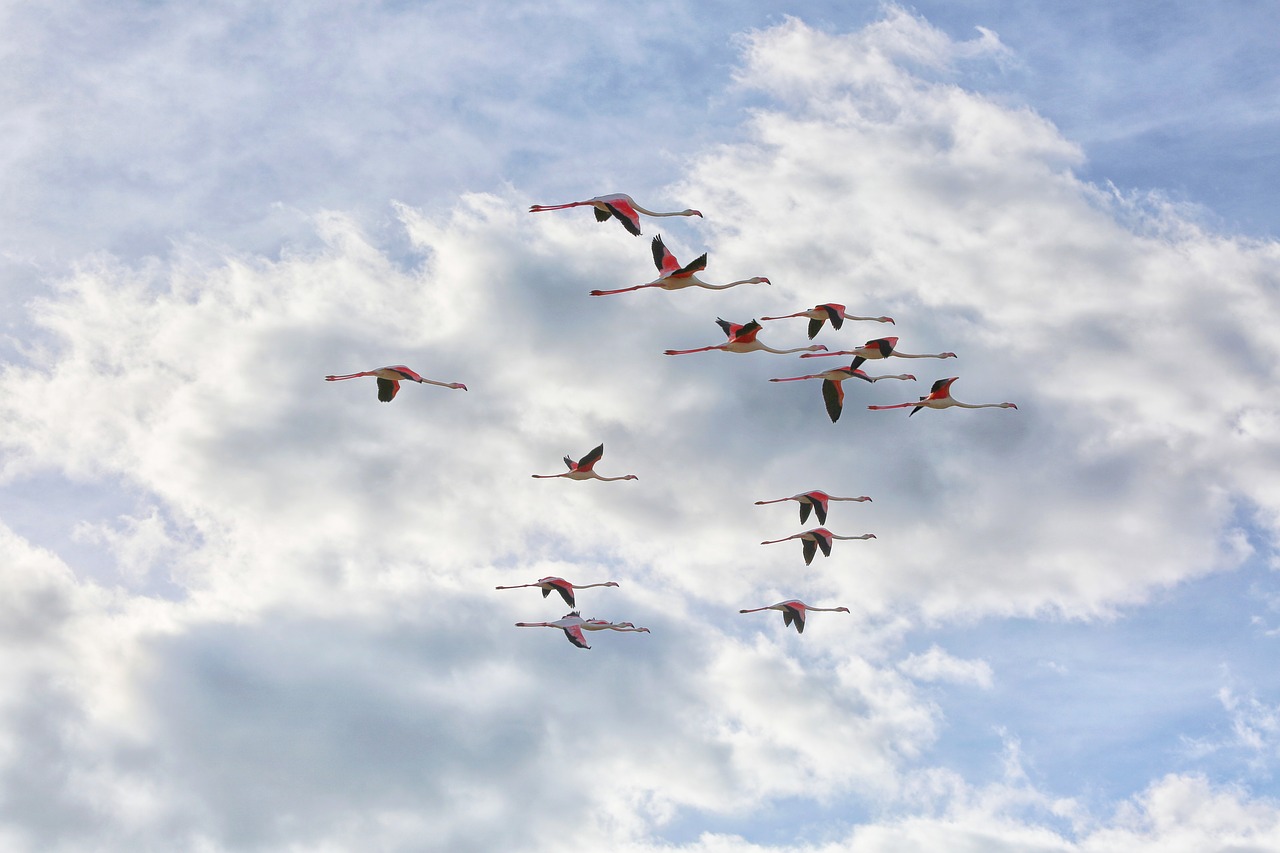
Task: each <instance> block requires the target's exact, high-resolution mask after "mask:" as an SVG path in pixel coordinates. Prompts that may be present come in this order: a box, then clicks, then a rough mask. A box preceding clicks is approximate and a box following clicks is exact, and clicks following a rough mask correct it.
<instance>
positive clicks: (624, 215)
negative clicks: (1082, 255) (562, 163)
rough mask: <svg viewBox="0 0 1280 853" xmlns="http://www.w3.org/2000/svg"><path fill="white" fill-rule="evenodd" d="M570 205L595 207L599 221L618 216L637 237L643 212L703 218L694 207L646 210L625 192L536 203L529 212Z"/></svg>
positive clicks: (656, 214) (560, 208)
mask: <svg viewBox="0 0 1280 853" xmlns="http://www.w3.org/2000/svg"><path fill="white" fill-rule="evenodd" d="M570 207H594V208H595V209H596V221H597V222H607V221H608V220H609V217H610V216H613V217H617V220H618V221H619V222H621V223H622V227H623V228H625V229H627V230H628V231H630V232H631V233H632V234H634V235H636V236H637V237H639V236H640V214H641V213H643V214H644V215H645V216H697V217H698V218H702V213H701V212H700V211H697V210H693V209H689V210H677V211H674V212H672V213H659V212H657V211H656V210H645V209H644V208H643V207H641V206H640V205H638V204H636V201H635V199H633V198H632V197H631V196H629V195H624V194H623V193H614V194H613V195H600V196H596V197H595V198H589V199H587V200H586V201H571V202H569V203H568V204H535V205H534V206H533V207H531V208H529V212H530V213H541V212H542V211H544V210H565V209H566V208H570Z"/></svg>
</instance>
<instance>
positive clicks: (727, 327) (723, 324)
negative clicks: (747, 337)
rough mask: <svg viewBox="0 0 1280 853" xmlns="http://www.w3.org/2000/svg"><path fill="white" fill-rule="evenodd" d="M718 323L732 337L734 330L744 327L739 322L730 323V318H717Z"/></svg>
mask: <svg viewBox="0 0 1280 853" xmlns="http://www.w3.org/2000/svg"><path fill="white" fill-rule="evenodd" d="M716 325H717V326H719V327H720V328H721V329H722V330H723V331H724V333H725V335H726V336H728V337H730V338H732V337H733V333H734V332H736V331H737V330H738V329H741V328H742V327H741V326H739V325H738V324H737V323H730V322H729V321H728V320H724V319H721V318H720V317H717V318H716Z"/></svg>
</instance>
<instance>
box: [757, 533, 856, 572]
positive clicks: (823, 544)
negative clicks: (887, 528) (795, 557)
mask: <svg viewBox="0 0 1280 853" xmlns="http://www.w3.org/2000/svg"><path fill="white" fill-rule="evenodd" d="M875 538H876V535H875V534H874V533H864V534H862V535H861V536H840V535H837V534H835V533H832V532H831V531H830V530H828V529H827V528H825V527H815V528H813V529H812V530H806V531H804V532H803V533H796V534H794V535H792V536H786V537H783V538H782V539H766V540H765V541H764V542H761V543H760V544H761V545H776V544H777V543H779V542H787V541H789V540H791V539H799V540H800V544H801V545H802V546H803V547H804V564H805V565H806V566H807V565H809V564H810V563H812V562H813V555H814V554H815V553H817V550H818V549H819V548H821V549H822V556H824V557H830V556H831V540H832V539H875Z"/></svg>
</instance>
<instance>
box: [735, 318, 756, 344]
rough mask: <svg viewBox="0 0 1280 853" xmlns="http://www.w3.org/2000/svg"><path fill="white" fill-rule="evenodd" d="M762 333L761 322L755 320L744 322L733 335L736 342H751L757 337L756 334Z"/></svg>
mask: <svg viewBox="0 0 1280 853" xmlns="http://www.w3.org/2000/svg"><path fill="white" fill-rule="evenodd" d="M759 333H760V324H759V323H758V322H756V321H755V320H751V321H749V322H746V323H743V324H742V325H741V326H739V327H738V328H737V329H736V330H734V332H733V334H732V337H733V340H734V342H735V343H740V344H749V343H751V342H752V341H754V340H755V339H756V335H757V334H759Z"/></svg>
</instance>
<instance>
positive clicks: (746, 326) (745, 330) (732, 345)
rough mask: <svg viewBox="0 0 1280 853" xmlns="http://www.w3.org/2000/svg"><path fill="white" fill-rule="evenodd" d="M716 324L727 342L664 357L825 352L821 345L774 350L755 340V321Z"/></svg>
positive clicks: (675, 351) (671, 351)
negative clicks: (735, 353)
mask: <svg viewBox="0 0 1280 853" xmlns="http://www.w3.org/2000/svg"><path fill="white" fill-rule="evenodd" d="M716 323H717V324H718V325H719V326H720V328H721V329H723V330H724V333H725V335H726V336H727V337H728V341H726V342H725V343H723V344H717V345H715V346H709V347H699V348H698V349H669V350H666V351H665V354H666V355H688V354H689V353H695V352H710V351H711V350H722V351H723V352H757V351H760V350H763V351H765V352H771V353H776V354H778V355H785V354H787V353H792V352H820V351H823V350H826V347H825V346H823V345H822V344H814V345H813V346H807V347H796V348H794V349H774V348H773V347H771V346H768V345H766V344H763V343H761V342H760V341H757V340H756V335H758V334H759V333H760V324H759V323H758V322H757V321H755V320H750V321H748V322H746V323H730V322H729V321H728V320H722V319H719V318H717V319H716Z"/></svg>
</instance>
